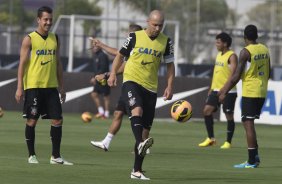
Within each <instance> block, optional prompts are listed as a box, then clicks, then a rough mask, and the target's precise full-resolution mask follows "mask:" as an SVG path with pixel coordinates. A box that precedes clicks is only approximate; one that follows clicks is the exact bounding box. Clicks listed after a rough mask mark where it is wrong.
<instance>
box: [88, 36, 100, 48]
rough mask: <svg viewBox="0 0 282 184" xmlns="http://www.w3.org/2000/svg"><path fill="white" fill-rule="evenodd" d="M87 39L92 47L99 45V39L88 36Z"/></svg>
mask: <svg viewBox="0 0 282 184" xmlns="http://www.w3.org/2000/svg"><path fill="white" fill-rule="evenodd" d="M89 40H91V45H92V47H95V46H96V47H100V46H101V41H100V40H98V39H96V38H93V37H89Z"/></svg>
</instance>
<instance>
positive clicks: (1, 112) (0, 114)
mask: <svg viewBox="0 0 282 184" xmlns="http://www.w3.org/2000/svg"><path fill="white" fill-rule="evenodd" d="M3 115H4V111H3V109H2V108H1V107H0V118H1V117H2V116H3Z"/></svg>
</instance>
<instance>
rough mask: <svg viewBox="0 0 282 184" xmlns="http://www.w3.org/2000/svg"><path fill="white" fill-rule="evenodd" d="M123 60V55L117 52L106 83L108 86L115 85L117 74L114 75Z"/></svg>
mask: <svg viewBox="0 0 282 184" xmlns="http://www.w3.org/2000/svg"><path fill="white" fill-rule="evenodd" d="M123 60H124V56H123V55H122V54H120V53H118V54H117V55H116V57H115V59H114V61H113V66H112V70H111V73H110V77H109V79H108V85H109V86H110V87H113V86H116V85H117V76H116V75H117V72H118V69H119V68H120V66H121V65H122V63H123Z"/></svg>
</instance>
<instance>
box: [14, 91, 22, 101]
mask: <svg viewBox="0 0 282 184" xmlns="http://www.w3.org/2000/svg"><path fill="white" fill-rule="evenodd" d="M22 96H23V90H22V89H17V91H16V94H15V99H16V101H17V103H20V101H21V98H22Z"/></svg>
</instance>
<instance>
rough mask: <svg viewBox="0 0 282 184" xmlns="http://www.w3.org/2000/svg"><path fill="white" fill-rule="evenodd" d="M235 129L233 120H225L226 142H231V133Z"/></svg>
mask: <svg viewBox="0 0 282 184" xmlns="http://www.w3.org/2000/svg"><path fill="white" fill-rule="evenodd" d="M234 130H235V122H234V120H228V121H227V142H229V143H231V141H232V138H233V134H234Z"/></svg>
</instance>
